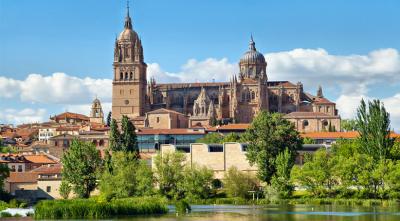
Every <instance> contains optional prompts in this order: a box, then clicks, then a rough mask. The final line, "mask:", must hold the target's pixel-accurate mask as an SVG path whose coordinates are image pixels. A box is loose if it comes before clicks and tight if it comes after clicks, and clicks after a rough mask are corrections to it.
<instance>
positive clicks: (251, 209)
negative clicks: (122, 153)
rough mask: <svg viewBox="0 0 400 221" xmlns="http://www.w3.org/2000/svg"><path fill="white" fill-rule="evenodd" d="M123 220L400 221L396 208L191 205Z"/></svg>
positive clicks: (399, 209) (398, 211) (399, 211)
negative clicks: (180, 211) (182, 211)
mask: <svg viewBox="0 0 400 221" xmlns="http://www.w3.org/2000/svg"><path fill="white" fill-rule="evenodd" d="M118 220H126V221H128V220H129V221H145V220H146V221H173V220H182V221H183V220H185V221H209V220H216V221H250V220H256V221H261V220H262V221H328V220H329V221H336V220H337V221H348V220H350V221H351V220H356V221H377V220H384V221H400V208H399V207H354V206H352V207H350V206H331V205H324V206H308V205H307V206H306V205H295V206H262V207H260V206H230V205H226V206H224V205H215V206H212V205H211V206H210V205H205V206H203V205H202V206H192V212H191V213H189V214H186V215H184V216H177V215H176V214H175V212H174V210H173V208H171V209H170V213H168V214H165V215H161V216H146V217H129V218H120V219H118Z"/></svg>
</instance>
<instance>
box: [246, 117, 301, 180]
mask: <svg viewBox="0 0 400 221" xmlns="http://www.w3.org/2000/svg"><path fill="white" fill-rule="evenodd" d="M243 140H244V141H247V142H248V143H249V146H248V148H247V154H246V156H247V159H248V160H249V162H250V163H251V164H257V166H258V168H259V170H258V173H257V175H258V177H259V179H260V180H262V181H264V182H266V183H268V184H270V182H271V178H272V176H273V175H274V174H275V172H276V166H275V163H274V162H275V158H276V157H277V156H278V154H279V153H281V152H283V151H284V150H285V149H286V148H288V150H289V152H290V155H291V160H292V161H294V159H295V157H296V150H298V149H300V148H301V147H302V139H301V137H300V136H299V132H297V131H296V129H295V127H294V125H293V124H292V123H291V122H289V121H288V120H286V119H284V118H282V115H281V114H278V113H272V114H271V113H269V112H265V111H262V112H260V113H259V114H258V115H257V117H256V118H255V119H254V120H253V122H252V123H251V125H250V127H249V128H248V129H247V130H246V132H245V133H244V134H243Z"/></svg>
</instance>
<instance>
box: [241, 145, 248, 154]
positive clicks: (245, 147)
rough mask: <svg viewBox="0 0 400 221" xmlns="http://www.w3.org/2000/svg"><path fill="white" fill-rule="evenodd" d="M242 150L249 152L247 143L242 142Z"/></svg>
mask: <svg viewBox="0 0 400 221" xmlns="http://www.w3.org/2000/svg"><path fill="white" fill-rule="evenodd" d="M242 151H243V152H247V144H242Z"/></svg>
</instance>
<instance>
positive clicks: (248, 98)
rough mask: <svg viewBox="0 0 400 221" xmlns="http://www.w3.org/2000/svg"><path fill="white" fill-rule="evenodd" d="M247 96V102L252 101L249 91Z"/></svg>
mask: <svg viewBox="0 0 400 221" xmlns="http://www.w3.org/2000/svg"><path fill="white" fill-rule="evenodd" d="M246 94H247V96H246V100H247V101H250V91H248V92H247V93H246Z"/></svg>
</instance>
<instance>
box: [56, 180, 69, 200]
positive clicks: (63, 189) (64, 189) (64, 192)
mask: <svg viewBox="0 0 400 221" xmlns="http://www.w3.org/2000/svg"><path fill="white" fill-rule="evenodd" d="M71 190H72V188H71V185H69V183H68V182H66V181H65V180H63V181H62V182H61V185H60V189H59V190H58V191H59V193H60V196H61V197H62V198H63V199H68V197H69V194H70V193H71Z"/></svg>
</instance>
